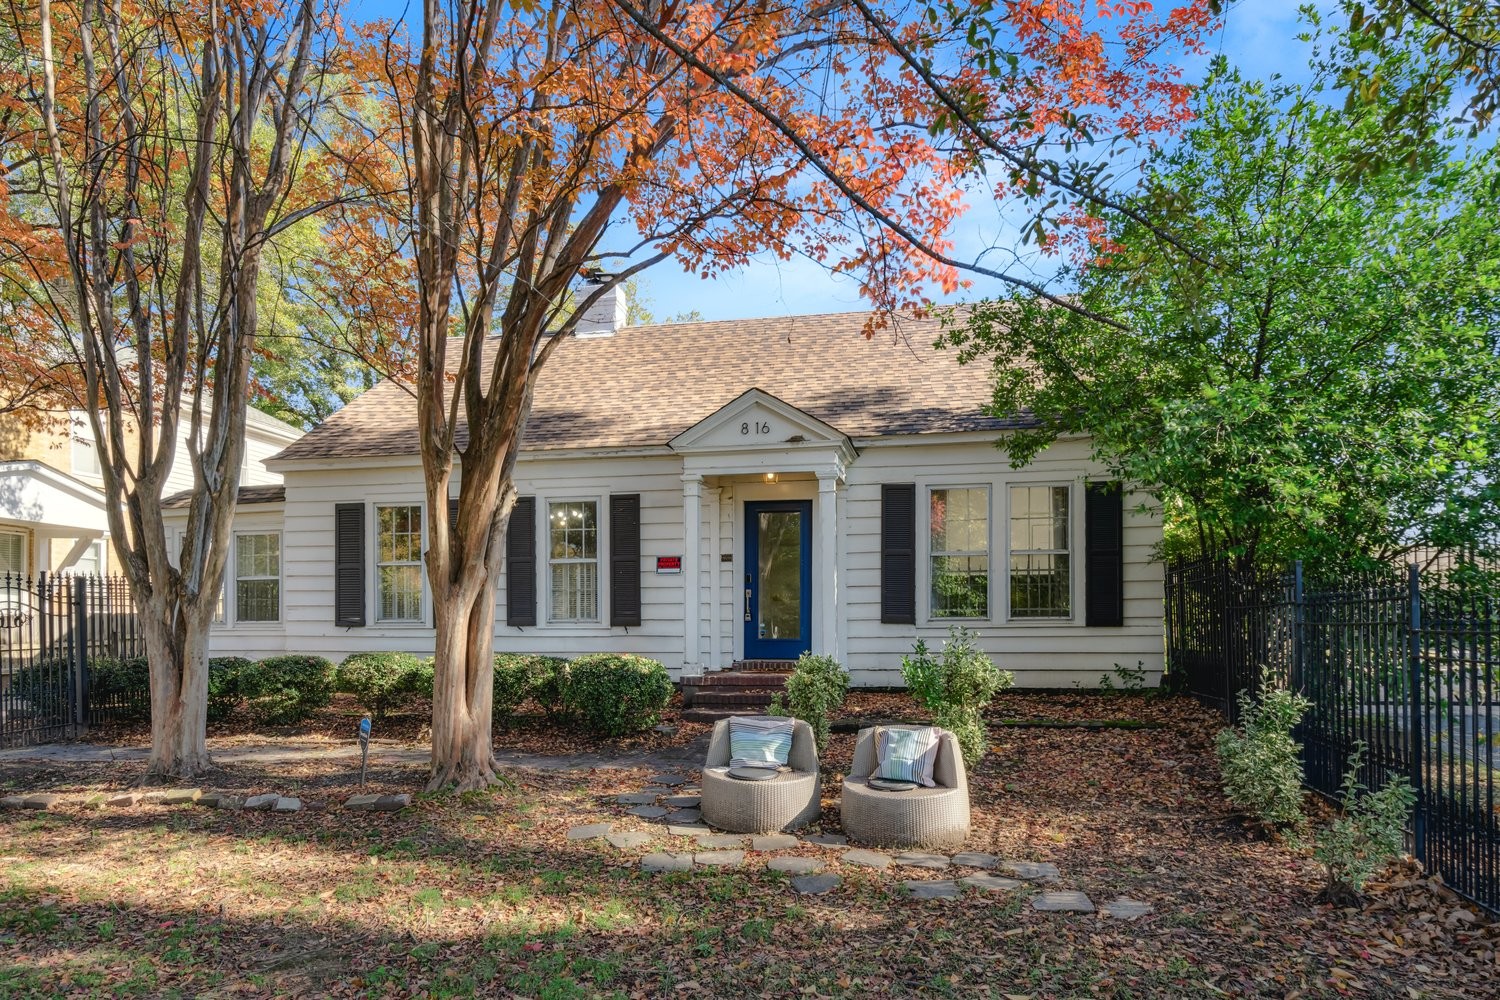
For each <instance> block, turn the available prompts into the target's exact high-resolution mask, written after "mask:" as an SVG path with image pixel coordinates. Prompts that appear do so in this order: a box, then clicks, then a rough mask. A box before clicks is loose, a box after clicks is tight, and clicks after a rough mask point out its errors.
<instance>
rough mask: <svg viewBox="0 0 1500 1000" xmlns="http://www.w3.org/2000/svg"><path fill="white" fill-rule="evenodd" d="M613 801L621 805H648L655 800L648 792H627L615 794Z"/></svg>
mask: <svg viewBox="0 0 1500 1000" xmlns="http://www.w3.org/2000/svg"><path fill="white" fill-rule="evenodd" d="M615 801H616V802H617V803H619V804H620V805H622V806H649V805H651V804H652V803H654V802H655V801H656V796H655V795H652V794H651V793H650V792H629V793H627V794H625V795H616V796H615Z"/></svg>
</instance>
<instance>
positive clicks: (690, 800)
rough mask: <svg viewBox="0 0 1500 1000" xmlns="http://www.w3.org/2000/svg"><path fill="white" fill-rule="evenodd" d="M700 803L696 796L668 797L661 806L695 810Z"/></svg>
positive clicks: (700, 798) (700, 800)
mask: <svg viewBox="0 0 1500 1000" xmlns="http://www.w3.org/2000/svg"><path fill="white" fill-rule="evenodd" d="M702 801H703V799H702V797H701V796H698V795H669V796H668V797H667V800H666V801H665V802H663V803H662V804H663V805H665V806H669V807H671V808H673V809H696V808H698V805H699V804H700V803H701V802H702Z"/></svg>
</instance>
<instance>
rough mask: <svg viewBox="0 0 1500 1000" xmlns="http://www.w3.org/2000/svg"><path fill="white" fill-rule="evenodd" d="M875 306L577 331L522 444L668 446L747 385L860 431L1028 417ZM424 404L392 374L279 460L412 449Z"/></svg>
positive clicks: (979, 367)
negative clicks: (884, 323)
mask: <svg viewBox="0 0 1500 1000" xmlns="http://www.w3.org/2000/svg"><path fill="white" fill-rule="evenodd" d="M868 318H869V314H868V313H864V312H850V313H827V314H823V315H817V316H788V317H782V318H773V319H753V320H729V321H720V322H699V323H669V324H659V325H655V326H635V327H626V328H624V329H622V330H620V331H619V332H617V333H615V334H614V335H613V336H609V337H589V338H571V339H569V340H568V341H567V342H566V343H563V344H561V345H559V347H558V348H557V350H556V352H555V353H554V354H553V355H552V357H551V358H549V359H548V361H547V363H546V365H544V366H543V368H542V371H541V373H540V375H539V376H538V378H537V382H536V386H535V389H534V392H533V397H532V408H531V415H530V417H529V418H528V420H527V424H526V434H525V437H524V442H523V447H524V448H526V449H529V450H555V449H566V448H622V447H641V446H650V445H665V444H666V443H667V442H669V441H670V440H671V439H672V438H674V437H676V436H677V435H678V434H680V433H681V432H682V431H684V430H687V429H688V428H689V427H691V426H693V425H694V424H696V423H697V422H698V421H700V420H702V419H703V418H705V417H707V416H709V415H710V414H712V413H714V412H715V411H716V410H718V409H719V408H720V407H722V406H724V405H725V404H727V403H729V402H731V401H733V400H734V399H736V398H737V397H739V396H740V395H742V394H743V393H744V392H746V391H747V390H749V389H760V390H762V391H764V392H767V393H770V394H771V395H773V396H776V397H777V398H779V399H781V400H783V401H785V402H787V403H789V404H791V405H792V406H795V407H797V408H798V409H801V410H804V411H806V412H807V413H809V414H811V415H813V416H815V417H817V418H819V419H820V420H823V421H825V422H826V423H828V424H831V425H832V426H834V427H836V428H838V429H839V430H840V431H842V432H843V433H845V434H847V435H848V436H850V437H854V438H861V437H884V436H890V435H908V434H936V433H943V432H951V431H983V430H1004V429H1007V428H1015V427H1018V426H1024V425H1026V424H1027V423H1028V421H1027V420H1026V418H1024V417H1021V418H1015V419H1007V420H999V419H995V418H992V417H987V416H985V415H984V413H983V412H982V408H983V407H984V405H985V404H986V403H987V402H989V399H990V384H989V378H988V369H987V367H986V366H985V365H983V364H974V365H965V366H960V365H959V364H958V362H957V359H956V357H955V354H954V352H952V351H937V350H934V349H933V347H932V344H933V341H934V340H935V339H936V338H937V335H938V333H939V330H940V323H939V321H938V320H936V319H931V318H929V319H923V320H914V319H910V318H904V319H901V320H899V321H898V322H897V323H896V324H895V325H894V326H893V327H891V328H888V329H885V330H882V331H879V332H877V333H876V334H875V337H874V338H873V339H872V340H866V339H865V337H864V336H863V329H864V325H865V321H866V320H867V319H868ZM416 414H417V407H416V402H415V400H414V399H413V397H412V396H411V395H410V393H409V392H407V391H406V390H405V389H404V388H402V387H401V386H400V385H397V384H395V383H394V382H390V381H386V382H382V383H380V384H379V385H377V386H375V388H373V389H371V390H370V391H369V392H366V393H364V394H363V395H362V396H360V397H359V398H357V399H355V400H354V401H352V402H351V403H349V404H348V405H347V406H345V407H344V408H343V409H342V410H340V411H339V412H337V413H335V414H334V415H333V416H331V417H329V418H328V419H327V420H326V421H324V422H323V424H322V425H321V426H319V427H317V428H316V429H314V430H312V431H311V432H309V433H308V434H307V435H306V436H304V437H302V438H300V439H299V440H297V441H295V442H293V443H292V444H291V445H289V446H288V447H287V448H286V450H284V451H282V452H281V454H280V455H278V456H277V457H278V458H283V459H315V458H345V457H365V456H369V457H375V456H392V455H410V454H416V452H417V426H416Z"/></svg>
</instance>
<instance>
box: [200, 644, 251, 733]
mask: <svg viewBox="0 0 1500 1000" xmlns="http://www.w3.org/2000/svg"><path fill="white" fill-rule="evenodd" d="M252 662H253V661H251V660H247V659H245V658H244V657H243V656H215V657H212V658H211V659H209V661H208V721H209V722H223V721H224V720H225V719H227V718H229V715H230V713H231V712H233V711H234V710H235V709H236V708H237V707H238V706H239V703H240V675H241V674H242V673H244V672H245V669H246V668H247V667H249V666H251V664H252Z"/></svg>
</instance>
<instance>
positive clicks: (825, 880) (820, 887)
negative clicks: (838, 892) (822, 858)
mask: <svg viewBox="0 0 1500 1000" xmlns="http://www.w3.org/2000/svg"><path fill="white" fill-rule="evenodd" d="M843 884H844V880H843V879H841V878H839V877H838V876H837V875H832V874H823V875H798V876H797V877H796V878H794V879H792V891H793V892H797V893H801V894H802V895H804V896H819V895H822V894H823V893H825V892H832V891H833V890H834V889H837V888H838V887H839V886H841V885H843Z"/></svg>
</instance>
